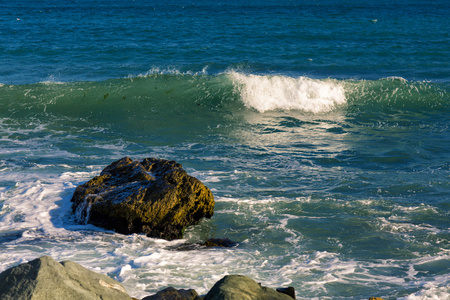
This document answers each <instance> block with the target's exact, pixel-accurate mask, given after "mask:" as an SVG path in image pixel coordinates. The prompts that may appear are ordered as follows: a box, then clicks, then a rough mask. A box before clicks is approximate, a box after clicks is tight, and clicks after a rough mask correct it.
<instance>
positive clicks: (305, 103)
mask: <svg viewBox="0 0 450 300" xmlns="http://www.w3.org/2000/svg"><path fill="white" fill-rule="evenodd" d="M229 76H230V77H231V79H232V80H233V84H234V85H235V86H236V88H237V90H238V92H239V93H240V95H241V98H242V101H243V102H244V104H245V105H246V106H247V107H252V108H254V109H256V110H258V111H259V112H265V111H270V110H277V109H281V110H300V111H305V112H311V113H326V112H329V111H332V110H334V109H335V108H336V107H337V106H339V105H342V104H345V103H346V102H347V99H346V96H345V89H344V85H343V83H342V82H339V81H337V80H333V79H325V80H318V79H311V78H308V77H298V78H293V77H287V76H281V75H280V76H260V75H252V74H250V75H245V74H241V73H238V72H230V73H229Z"/></svg>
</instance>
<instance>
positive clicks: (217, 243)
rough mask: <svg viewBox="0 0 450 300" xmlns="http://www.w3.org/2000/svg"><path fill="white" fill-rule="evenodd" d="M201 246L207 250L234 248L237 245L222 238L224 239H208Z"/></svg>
mask: <svg viewBox="0 0 450 300" xmlns="http://www.w3.org/2000/svg"><path fill="white" fill-rule="evenodd" d="M201 245H202V246H205V247H207V248H212V247H222V248H231V247H234V246H236V245H237V243H236V242H233V241H232V240H230V239H227V238H224V239H209V240H207V241H206V242H204V243H202V244H201Z"/></svg>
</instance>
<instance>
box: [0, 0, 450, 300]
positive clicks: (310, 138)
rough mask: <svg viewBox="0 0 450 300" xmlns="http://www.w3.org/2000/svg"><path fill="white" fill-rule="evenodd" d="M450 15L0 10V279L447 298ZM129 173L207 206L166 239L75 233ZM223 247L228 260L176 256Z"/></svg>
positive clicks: (420, 8)
mask: <svg viewBox="0 0 450 300" xmlns="http://www.w3.org/2000/svg"><path fill="white" fill-rule="evenodd" d="M449 15H450V2H448V1H444V0H434V1H406V0H400V1H367V0H359V1H356V0H346V1H331V0H323V1H320V0H317V1H302V0H299V1H295V0H292V1H284V0H283V1H271V0H261V1H234V0H230V1H226V2H221V1H218V2H213V1H203V0H199V1H186V0H182V1H172V0H168V1H164V2H163V3H162V2H160V1H141V0H135V1H132V0H130V1H118V0H98V1H87V0H80V1H76V0H72V1H70V0H68V1H56V0H46V1H32V0H24V1H9V2H5V1H3V2H1V3H0V271H3V270H5V269H7V268H9V267H12V266H15V265H17V264H20V263H23V262H26V261H29V260H32V259H34V258H36V257H39V256H42V255H52V256H53V257H54V258H55V259H57V260H72V261H75V262H78V263H80V264H81V265H83V266H85V267H87V268H89V269H91V270H94V271H97V272H101V273H103V274H107V275H109V276H111V277H112V278H114V279H116V280H118V281H120V282H121V283H122V284H123V285H124V286H125V288H126V289H127V291H128V292H129V294H130V295H132V296H134V297H136V298H143V297H144V296H147V295H150V294H153V293H156V292H157V291H158V290H160V289H163V288H165V287H167V286H168V285H171V286H175V287H176V288H194V289H196V290H197V291H198V292H199V293H200V294H202V293H206V292H207V291H208V290H209V289H210V288H211V287H212V285H213V284H214V283H215V282H216V281H217V280H219V279H220V278H222V277H223V276H224V275H227V274H243V275H247V276H250V277H252V278H253V279H255V280H257V281H258V282H261V283H262V284H264V285H268V286H271V287H278V286H288V285H289V286H293V287H295V289H296V292H297V299H368V298H369V297H372V296H378V297H383V298H384V299H408V300H410V299H450V288H449V286H450V243H449V242H450V229H449V225H450V221H449V220H450V218H449V217H450V214H449V209H450V151H449V149H450V128H449V125H450V118H449V112H450V95H449V91H450V31H449V28H450V18H449V17H448V16H449ZM124 156H129V157H131V158H133V159H142V158H145V157H158V158H164V159H171V160H176V161H177V162H179V163H181V164H182V165H183V166H184V168H185V169H186V170H187V171H188V173H190V174H191V175H193V176H195V177H197V178H198V179H200V180H201V181H203V182H204V183H205V184H206V185H207V186H208V187H209V188H210V189H211V190H212V192H213V194H214V195H215V199H216V207H215V214H214V216H213V218H212V219H210V220H204V221H203V222H201V223H200V224H199V225H197V226H193V227H191V228H189V229H188V230H187V232H186V236H185V238H184V239H183V240H177V241H171V242H169V241H164V240H158V239H152V238H148V237H145V236H143V235H137V234H136V235H130V236H125V235H120V234H117V233H114V232H111V231H106V230H102V229H100V228H96V227H94V226H92V225H85V224H77V223H76V222H75V219H74V216H73V215H72V214H71V209H70V198H71V196H72V194H73V192H74V190H75V187H76V186H77V185H78V184H81V183H84V182H85V181H87V180H89V179H90V178H92V177H93V176H95V175H98V174H99V173H100V171H101V170H102V169H103V168H104V167H105V166H107V165H108V164H110V163H111V162H113V161H115V160H117V159H119V158H122V157H124ZM210 237H214V238H223V237H227V238H230V239H232V240H234V241H236V242H238V246H236V247H235V248H231V249H193V250H190V251H179V250H174V249H176V247H177V246H179V245H181V244H183V243H195V242H200V241H204V240H205V239H207V238H210Z"/></svg>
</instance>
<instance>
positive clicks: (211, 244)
mask: <svg viewBox="0 0 450 300" xmlns="http://www.w3.org/2000/svg"><path fill="white" fill-rule="evenodd" d="M237 245H238V243H236V242H233V241H232V240H230V239H227V238H224V239H208V240H207V241H205V242H203V243H184V244H181V245H176V246H169V247H167V249H169V250H174V251H192V250H199V249H205V248H232V247H235V246H237Z"/></svg>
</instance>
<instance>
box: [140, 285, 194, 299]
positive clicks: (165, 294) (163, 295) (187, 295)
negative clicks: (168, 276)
mask: <svg viewBox="0 0 450 300" xmlns="http://www.w3.org/2000/svg"><path fill="white" fill-rule="evenodd" d="M142 300H200V297H199V296H198V294H197V292H196V291H195V290H193V289H190V290H182V289H180V290H177V289H175V288H174V287H168V288H166V289H164V290H162V291H159V292H158V293H156V294H155V295H152V296H148V297H145V298H143V299H142Z"/></svg>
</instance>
